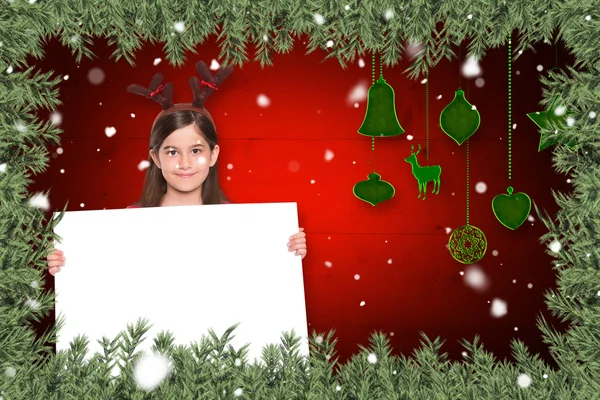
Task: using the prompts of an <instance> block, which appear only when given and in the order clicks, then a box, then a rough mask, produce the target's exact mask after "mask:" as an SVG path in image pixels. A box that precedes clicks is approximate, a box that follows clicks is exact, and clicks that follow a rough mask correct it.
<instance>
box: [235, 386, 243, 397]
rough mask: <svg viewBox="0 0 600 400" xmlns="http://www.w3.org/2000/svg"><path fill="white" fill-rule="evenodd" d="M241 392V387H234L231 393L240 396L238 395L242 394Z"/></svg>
mask: <svg viewBox="0 0 600 400" xmlns="http://www.w3.org/2000/svg"><path fill="white" fill-rule="evenodd" d="M242 393H243V390H242V388H237V389H235V390H234V391H233V395H234V396H235V397H240V396H241V395H242Z"/></svg>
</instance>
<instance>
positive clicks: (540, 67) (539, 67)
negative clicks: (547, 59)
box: [536, 64, 544, 72]
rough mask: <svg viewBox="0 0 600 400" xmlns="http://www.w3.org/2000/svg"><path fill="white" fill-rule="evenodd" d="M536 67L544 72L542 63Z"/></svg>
mask: <svg viewBox="0 0 600 400" xmlns="http://www.w3.org/2000/svg"><path fill="white" fill-rule="evenodd" d="M536 69H537V70H538V71H539V72H542V71H543V70H544V67H542V65H541V64H540V65H538V66H537V67H536Z"/></svg>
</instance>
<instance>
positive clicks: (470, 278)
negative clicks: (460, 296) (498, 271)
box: [463, 265, 490, 293]
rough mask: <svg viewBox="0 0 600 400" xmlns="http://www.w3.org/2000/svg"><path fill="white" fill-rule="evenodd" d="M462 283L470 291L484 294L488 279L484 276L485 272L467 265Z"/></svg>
mask: <svg viewBox="0 0 600 400" xmlns="http://www.w3.org/2000/svg"><path fill="white" fill-rule="evenodd" d="M463 281H464V283H465V284H466V285H467V286H469V287H470V288H471V289H474V290H475V291H477V292H480V293H482V292H485V291H486V290H487V289H488V288H489V286H490V282H489V279H488V278H487V276H486V275H485V272H484V271H483V270H482V269H481V268H480V267H478V266H477V265H469V266H468V267H467V268H466V272H465V276H464V278H463Z"/></svg>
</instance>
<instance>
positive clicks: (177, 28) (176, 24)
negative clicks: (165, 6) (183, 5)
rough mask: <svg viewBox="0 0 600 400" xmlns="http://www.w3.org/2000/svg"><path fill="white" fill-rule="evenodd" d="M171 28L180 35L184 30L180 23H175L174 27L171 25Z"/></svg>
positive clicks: (182, 24) (183, 25)
mask: <svg viewBox="0 0 600 400" xmlns="http://www.w3.org/2000/svg"><path fill="white" fill-rule="evenodd" d="M173 28H174V29H175V30H176V31H177V32H179V33H181V32H183V31H184V30H185V24H184V23H183V22H182V21H180V22H176V23H175V25H173Z"/></svg>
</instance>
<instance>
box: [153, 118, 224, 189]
mask: <svg viewBox="0 0 600 400" xmlns="http://www.w3.org/2000/svg"><path fill="white" fill-rule="evenodd" d="M150 156H151V157H152V159H153V160H154V163H155V164H156V166H157V167H158V168H159V169H160V170H161V171H162V175H163V177H164V178H165V180H166V181H167V186H168V187H167V191H169V190H171V189H174V190H176V191H177V192H182V193H189V192H194V191H199V190H200V186H201V185H202V183H204V180H205V179H206V177H207V176H208V172H209V170H210V167H212V166H213V165H215V163H216V162H217V157H218V156H219V146H218V145H217V146H215V148H214V149H213V151H212V152H211V151H210V146H209V145H208V142H207V141H206V139H204V138H203V137H202V135H200V133H199V130H198V128H197V126H196V125H195V124H191V125H188V126H186V127H183V128H180V129H177V130H176V131H173V133H171V134H170V135H169V136H167V138H166V139H165V140H164V141H163V143H162V144H161V146H160V148H158V149H156V151H155V150H154V149H152V150H150Z"/></svg>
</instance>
